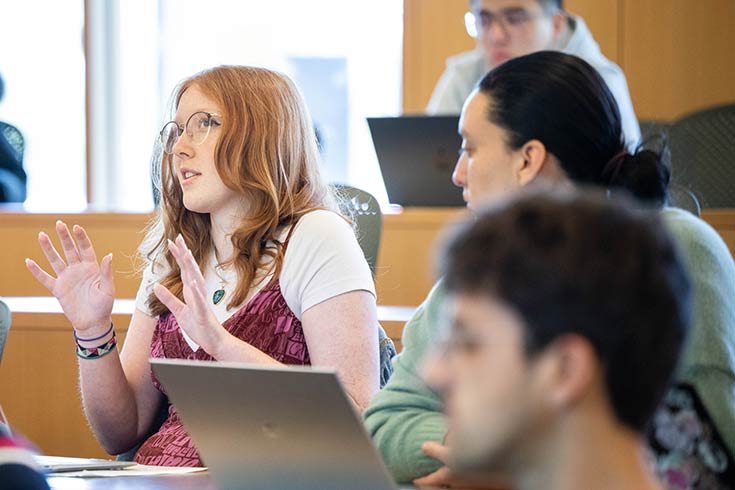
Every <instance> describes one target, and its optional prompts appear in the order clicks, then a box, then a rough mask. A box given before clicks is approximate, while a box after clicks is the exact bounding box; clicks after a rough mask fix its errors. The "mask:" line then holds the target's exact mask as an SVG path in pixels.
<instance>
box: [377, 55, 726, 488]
mask: <svg viewBox="0 0 735 490" xmlns="http://www.w3.org/2000/svg"><path fill="white" fill-rule="evenodd" d="M460 133H461V135H462V138H463V143H462V152H461V155H460V158H459V160H458V162H457V166H456V168H455V171H454V175H453V181H454V183H455V184H456V185H458V186H459V187H461V188H462V189H463V196H464V198H465V201H466V202H467V204H468V207H469V209H470V210H473V209H479V208H480V207H482V206H483V205H485V204H487V203H488V202H490V201H493V200H497V199H500V198H502V197H503V196H507V195H509V194H512V193H517V192H519V191H521V189H523V188H525V187H537V186H543V185H550V186H555V187H564V186H567V187H568V186H597V187H602V188H604V189H607V190H608V191H609V192H611V193H617V192H624V193H629V194H632V195H633V196H634V197H636V198H638V199H639V200H640V201H641V203H643V205H646V206H659V207H660V208H661V211H660V212H661V214H662V219H663V221H664V222H665V224H666V226H667V227H668V228H669V230H670V232H671V234H672V235H673V237H674V239H675V241H676V243H677V246H678V247H679V248H680V250H681V254H682V257H683V260H684V262H685V265H686V267H687V271H688V273H689V275H690V277H691V281H692V288H693V325H692V330H691V333H690V339H689V342H688V346H687V348H686V350H685V353H684V356H683V359H682V361H681V363H680V365H679V367H678V371H677V375H676V383H675V384H674V385H673V386H672V388H671V389H670V390H669V395H668V396H667V397H666V399H665V401H664V403H663V404H662V406H661V407H660V408H659V411H658V412H657V414H656V416H655V417H654V420H653V423H652V424H651V429H650V431H649V434H648V436H649V445H650V447H651V449H652V454H654V455H655V456H656V460H657V461H656V463H657V468H658V470H659V475H660V477H661V478H662V479H663V480H664V482H665V483H667V484H668V485H669V486H670V487H671V488H673V487H674V485H675V484H676V485H679V484H680V485H681V486H679V487H677V488H698V485H702V486H703V485H705V484H706V483H708V482H709V481H710V480H712V479H715V480H718V479H719V480H720V481H728V479H729V478H732V476H733V463H732V456H731V455H732V454H733V452H735V263H734V262H733V259H732V256H731V255H730V252H729V251H728V249H727V246H726V245H725V243H724V242H723V241H722V239H721V238H720V236H719V235H718V234H717V233H716V232H715V231H714V230H713V229H712V228H711V227H710V226H709V225H708V224H706V223H705V222H703V221H702V220H700V219H699V218H697V217H695V216H693V215H692V214H690V213H688V212H686V211H683V210H680V209H676V208H671V207H667V206H666V199H667V187H668V182H669V178H670V172H669V170H668V166H667V164H666V162H665V161H664V158H663V156H662V155H663V153H664V152H661V153H658V152H655V151H651V150H646V149H639V150H638V151H636V152H634V153H629V152H628V151H627V150H626V147H625V144H624V138H623V135H622V129H621V122H620V115H619V112H618V110H617V107H616V105H615V103H614V98H613V97H612V95H611V93H610V91H609V90H608V89H607V87H606V86H605V84H604V82H603V81H602V80H601V78H600V77H599V75H598V74H597V73H596V72H595V71H594V69H592V68H591V67H590V66H589V65H588V64H587V63H586V62H584V61H583V60H581V59H579V58H577V57H574V56H571V55H567V54H563V53H558V52H538V53H533V54H530V55H527V56H523V57H519V58H516V59H514V60H509V61H508V62H506V63H504V64H502V65H500V66H499V67H498V68H495V69H494V70H492V71H490V72H489V73H488V74H487V75H485V77H484V78H483V79H482V80H481V81H480V82H479V83H478V86H477V88H476V89H475V91H474V92H473V93H472V94H471V95H470V97H469V98H468V99H467V101H466V102H465V105H464V108H463V109H462V114H461V117H460ZM601 252H602V251H601ZM444 296H445V293H444V290H443V286H442V283H441V280H440V281H439V282H438V283H437V284H436V285H435V287H434V288H433V289H432V291H431V292H430V293H429V295H428V297H427V298H426V300H425V301H424V303H423V304H422V305H421V306H420V307H419V308H418V310H417V311H416V313H415V315H414V317H413V318H412V319H411V320H410V321H409V322H408V323H407V324H406V327H405V329H404V333H403V346H404V347H403V351H402V352H401V354H399V355H398V356H397V357H396V358H395V359H394V373H393V377H392V378H391V380H390V381H389V382H388V384H387V386H386V387H385V388H384V389H383V390H382V391H381V392H379V393H378V394H377V395H376V396H375V397H374V399H373V401H372V403H371V405H370V406H369V408H368V409H367V410H366V411H365V414H364V416H365V424H366V427H367V429H368V431H369V432H370V433H371V435H372V437H373V439H374V441H375V443H376V445H377V446H378V448H379V449H380V451H381V453H382V455H383V458H384V459H385V461H386V464H387V465H388V467H389V468H390V469H391V471H392V472H393V474H394V476H395V477H396V479H397V480H398V481H399V482H407V481H415V482H416V483H418V484H424V485H437V486H440V485H447V486H452V484H456V482H457V480H456V477H455V475H453V474H452V473H451V471H450V470H449V469H448V468H447V467H446V465H445V463H446V461H447V458H448V455H447V447H446V446H445V445H444V442H445V439H446V438H447V429H446V424H445V422H444V417H443V415H442V414H441V401H440V399H439V397H438V396H437V394H436V393H434V392H433V391H432V390H431V389H429V388H428V386H427V385H426V384H425V383H424V382H423V381H422V379H421V376H420V370H421V366H422V363H423V360H424V358H425V355H426V353H427V352H428V351H429V350H431V349H432V348H433V347H435V345H436V344H437V342H438V340H439V330H440V329H441V328H443V324H444V320H443V313H442V312H443V302H444ZM499 375H502V373H499ZM687 421H690V422H691V423H687ZM701 455H706V457H702V456H701ZM733 481H735V480H733ZM677 482H678V483H677ZM715 488H716V487H715Z"/></svg>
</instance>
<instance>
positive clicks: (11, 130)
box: [0, 121, 25, 162]
mask: <svg viewBox="0 0 735 490" xmlns="http://www.w3.org/2000/svg"><path fill="white" fill-rule="evenodd" d="M0 131H2V133H3V136H5V139H6V140H8V143H10V146H11V147H12V148H13V150H15V156H16V157H17V160H18V161H19V162H22V161H23V153H24V151H25V139H24V138H23V133H21V132H20V130H19V129H18V128H16V127H15V126H13V125H12V124H8V123H6V122H3V121H0Z"/></svg>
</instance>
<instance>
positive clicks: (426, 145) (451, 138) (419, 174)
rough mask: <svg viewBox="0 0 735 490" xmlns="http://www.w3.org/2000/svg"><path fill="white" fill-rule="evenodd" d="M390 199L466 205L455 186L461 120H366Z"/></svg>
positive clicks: (408, 203) (410, 203)
mask: <svg viewBox="0 0 735 490" xmlns="http://www.w3.org/2000/svg"><path fill="white" fill-rule="evenodd" d="M367 121H368V126H369V127H370V133H371V135H372V137H373V145H374V146H375V153H376V155H377V157H378V163H379V164H380V171H381V172H382V174H383V182H385V189H386V191H387V192H388V200H389V201H390V202H391V203H392V204H400V205H401V206H464V205H465V203H464V201H463V199H462V190H461V189H460V188H459V187H457V186H455V185H454V184H453V183H452V172H453V171H454V167H455V165H456V163H457V158H458V155H459V149H460V147H461V145H462V139H461V138H460V136H459V134H458V132H457V125H458V123H459V116H398V117H369V118H367Z"/></svg>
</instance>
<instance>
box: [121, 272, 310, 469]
mask: <svg viewBox="0 0 735 490" xmlns="http://www.w3.org/2000/svg"><path fill="white" fill-rule="evenodd" d="M223 326H224V327H225V328H226V329H227V331H228V332H230V333H231V334H232V335H234V336H235V337H237V338H239V339H242V340H244V341H245V342H248V343H249V344H250V345H252V346H253V347H255V348H257V349H260V350H261V351H263V352H265V353H266V354H268V355H269V356H271V357H273V358H274V359H275V360H277V361H279V362H282V363H284V364H300V365H304V364H311V361H310V359H309V351H308V349H307V346H306V341H305V339H304V332H303V330H302V328H301V321H299V319H298V318H296V315H294V313H293V312H292V311H291V309H290V308H289V307H288V305H287V304H286V300H285V299H284V298H283V295H282V294H281V287H280V284H279V282H278V281H273V282H272V283H271V284H269V285H267V286H265V287H264V288H263V289H262V290H260V291H259V292H258V293H257V294H256V295H255V296H254V297H253V298H252V299H251V300H250V301H249V302H248V303H247V304H246V305H245V306H243V307H242V308H241V309H240V310H238V311H237V312H236V313H235V314H234V315H232V316H231V317H230V318H228V319H227V320H225V322H224V323H223ZM151 357H162V358H169V359H195V360H208V361H211V360H214V359H213V358H212V356H210V355H209V354H207V353H206V352H204V351H203V350H202V349H201V348H200V349H197V350H196V352H195V351H192V349H191V347H190V346H189V344H188V343H187V342H186V340H185V339H184V337H183V335H182V334H181V329H180V328H179V325H178V323H177V322H176V318H174V316H173V315H172V314H171V313H167V314H165V315H161V317H160V318H159V320H158V324H157V325H156V330H155V332H154V333H153V342H152V344H151ZM151 376H152V377H153V384H154V385H155V386H156V388H158V389H159V390H160V391H161V392H162V393H163V394H164V395H165V394H166V393H165V391H164V390H163V387H162V386H161V384H160V383H159V382H158V380H157V379H156V377H155V375H153V374H152V373H151ZM135 461H136V462H138V463H141V464H147V465H158V466H202V461H201V459H200V457H199V454H198V452H197V450H196V448H195V447H194V444H193V443H192V440H191V437H189V434H188V433H187V432H186V430H184V427H183V425H182V423H181V419H180V418H179V415H178V413H177V412H176V407H174V406H173V405H171V404H169V405H168V418H166V421H165V422H164V423H163V425H162V426H161V428H160V429H159V430H158V432H156V433H155V434H153V435H152V436H151V437H149V438H148V439H147V440H146V441H145V442H144V443H143V445H142V446H140V448H139V449H138V452H137V453H136V454H135Z"/></svg>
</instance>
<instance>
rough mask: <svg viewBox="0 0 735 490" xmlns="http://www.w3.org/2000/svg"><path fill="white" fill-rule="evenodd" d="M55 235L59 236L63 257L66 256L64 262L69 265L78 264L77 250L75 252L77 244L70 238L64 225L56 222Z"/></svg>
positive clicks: (69, 233) (67, 228)
mask: <svg viewBox="0 0 735 490" xmlns="http://www.w3.org/2000/svg"><path fill="white" fill-rule="evenodd" d="M56 234H57V235H59V240H60V241H61V248H63V249H64V255H66V262H67V263H69V264H72V263H75V262H79V261H80V258H79V250H77V244H76V243H74V238H72V236H71V232H70V231H69V227H68V226H66V223H64V222H63V221H57V222H56Z"/></svg>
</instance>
